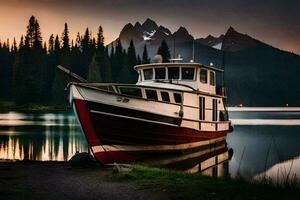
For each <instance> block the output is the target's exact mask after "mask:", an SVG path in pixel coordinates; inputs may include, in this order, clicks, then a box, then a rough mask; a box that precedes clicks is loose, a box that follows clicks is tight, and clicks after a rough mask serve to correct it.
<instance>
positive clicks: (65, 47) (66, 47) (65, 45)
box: [62, 23, 70, 52]
mask: <svg viewBox="0 0 300 200" xmlns="http://www.w3.org/2000/svg"><path fill="white" fill-rule="evenodd" d="M62 51H63V52H69V51H70V38H69V29H68V24H67V23H65V29H64V31H63V34H62Z"/></svg>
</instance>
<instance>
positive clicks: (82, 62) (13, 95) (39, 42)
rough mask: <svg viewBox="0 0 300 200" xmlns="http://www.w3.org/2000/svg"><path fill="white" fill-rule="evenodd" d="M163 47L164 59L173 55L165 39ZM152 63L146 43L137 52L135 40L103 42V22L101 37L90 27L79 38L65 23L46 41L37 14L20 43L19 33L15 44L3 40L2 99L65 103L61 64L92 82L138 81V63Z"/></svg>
mask: <svg viewBox="0 0 300 200" xmlns="http://www.w3.org/2000/svg"><path fill="white" fill-rule="evenodd" d="M158 53H159V54H161V55H162V57H163V60H164V61H165V62H168V61H169V58H170V51H169V47H168V45H167V43H166V42H165V41H162V44H161V46H160V47H159V49H158ZM147 63H150V59H149V57H148V51H147V46H146V45H145V46H144V51H143V54H142V57H140V55H138V54H137V52H136V50H135V46H134V43H133V41H131V42H130V45H129V47H128V49H124V48H123V47H122V44H121V41H120V40H118V41H117V42H116V44H115V45H114V43H112V44H111V46H110V50H109V46H105V44H104V36H103V28H102V26H99V28H98V32H97V36H96V37H93V36H92V34H91V31H90V30H89V29H88V28H86V31H85V33H84V34H83V35H81V34H80V33H77V36H76V39H75V41H74V40H71V39H70V36H69V27H68V24H67V23H65V26H64V30H63V32H62V34H61V36H59V35H54V34H51V35H50V37H49V40H48V42H45V41H43V38H42V34H41V29H40V25H39V22H38V20H37V19H36V18H35V17H34V16H32V17H30V19H29V22H28V25H27V31H26V34H25V35H24V36H23V35H22V36H21V38H20V42H19V44H17V43H16V40H15V39H14V41H13V43H12V44H9V40H7V41H6V42H1V41H0V100H6V101H13V102H14V103H15V104H16V105H27V104H31V103H37V104H39V103H41V104H53V105H57V106H62V105H66V102H67V101H66V92H65V90H64V88H65V87H66V86H67V83H68V81H69V80H68V79H67V77H66V76H65V75H64V74H63V73H61V72H60V71H59V70H57V68H56V67H57V65H62V66H64V67H66V68H68V69H70V70H71V71H73V72H74V73H76V74H78V75H79V76H81V77H83V78H85V79H87V80H88V81H89V82H116V83H135V82H136V80H137V73H136V72H135V71H134V69H133V67H134V66H135V65H138V64H147Z"/></svg>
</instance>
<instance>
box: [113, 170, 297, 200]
mask: <svg viewBox="0 0 300 200" xmlns="http://www.w3.org/2000/svg"><path fill="white" fill-rule="evenodd" d="M113 178H114V179H117V180H118V181H132V182H135V183H136V184H137V185H139V187H141V189H143V188H153V189H156V190H160V191H166V192H167V193H168V195H169V196H170V197H171V199H242V200H246V199H272V200H274V199H299V198H300V190H299V189H297V188H296V187H278V186H276V185H273V184H272V183H269V182H248V181H245V180H243V179H237V180H233V179H230V178H214V177H208V176H202V175H200V174H187V173H182V172H177V171H172V170H167V169H158V168H149V167H144V166H139V165H137V166H134V167H133V169H132V171H130V172H128V173H119V174H115V175H113Z"/></svg>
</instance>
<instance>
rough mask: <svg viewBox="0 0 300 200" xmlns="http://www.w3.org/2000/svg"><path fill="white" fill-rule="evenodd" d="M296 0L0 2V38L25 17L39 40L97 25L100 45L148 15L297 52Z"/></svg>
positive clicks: (20, 30)
mask: <svg viewBox="0 0 300 200" xmlns="http://www.w3.org/2000/svg"><path fill="white" fill-rule="evenodd" d="M299 10H300V1H299V0H264V1H261V0H186V1H184V0H172V1H171V0H169V1H168V0H159V1H155V0H142V1H141V0H126V1H125V0H0V24H1V28H0V39H1V41H4V40H6V38H10V39H12V38H13V37H16V38H17V40H19V38H20V36H21V34H25V31H26V25H27V23H28V19H29V17H30V16H31V15H34V16H36V17H37V19H38V20H39V22H40V25H41V30H42V34H43V38H44V39H45V40H48V38H49V35H50V34H51V33H55V34H59V35H61V33H62V31H63V27H64V23H65V22H67V23H68V24H69V28H70V34H71V37H75V35H76V33H77V32H81V33H83V32H84V30H85V28H86V27H89V28H90V29H91V30H92V31H93V33H94V34H95V33H96V31H97V27H98V26H99V25H100V24H101V25H102V26H103V28H104V34H105V38H106V43H109V42H111V41H112V40H114V39H116V38H117V37H118V35H119V33H120V30H121V29H122V28H123V26H124V25H125V24H126V23H128V22H131V23H135V22H136V21H140V22H143V21H145V19H146V18H148V17H149V18H152V19H153V20H155V21H156V22H157V23H158V24H161V25H163V26H166V27H168V28H170V29H171V31H175V30H177V29H178V28H179V27H180V26H185V27H186V28H187V29H188V30H189V31H190V33H191V34H192V35H194V36H195V37H196V38H199V37H206V36H207V35H208V34H212V35H215V36H218V35H220V34H222V33H224V32H226V30H227V29H228V27H229V26H233V27H234V28H235V29H236V30H238V31H239V32H242V33H246V34H248V35H251V36H253V37H255V38H257V39H259V40H262V41H264V42H266V43H269V44H271V45H273V46H275V47H278V48H281V49H285V50H288V51H292V52H295V53H298V54H300V12H299Z"/></svg>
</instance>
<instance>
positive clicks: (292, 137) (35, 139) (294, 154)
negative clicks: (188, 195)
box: [0, 111, 300, 179]
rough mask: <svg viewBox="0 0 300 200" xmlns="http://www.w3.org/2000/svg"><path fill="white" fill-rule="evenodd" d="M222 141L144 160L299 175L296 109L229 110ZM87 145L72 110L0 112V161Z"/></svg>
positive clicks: (60, 154) (206, 170)
mask: <svg viewBox="0 0 300 200" xmlns="http://www.w3.org/2000/svg"><path fill="white" fill-rule="evenodd" d="M230 117H231V119H232V121H233V122H234V124H235V130H234V132H233V133H230V134H229V135H228V136H227V139H226V142H227V143H226V142H225V141H224V143H221V144H219V145H215V146H210V147H208V148H205V149H201V150H199V151H197V152H191V153H189V154H187V155H180V156H179V155H171V156H168V157H155V158H151V159H149V160H147V161H145V162H146V163H151V164H153V165H160V166H166V167H170V168H175V169H180V170H184V171H188V172H201V173H203V174H207V175H213V176H224V175H228V174H230V176H232V177H235V176H237V175H242V176H243V177H246V178H259V177H261V176H265V175H266V176H268V177H271V178H273V179H282V178H285V177H287V175H288V174H289V177H294V176H297V177H300V112H299V111H280V112H276V111H232V112H230ZM76 151H79V152H87V151H88V145H87V142H86V139H85V137H84V135H83V133H82V132H81V129H80V127H79V125H78V123H77V121H76V118H75V116H74V115H73V114H72V113H67V112H61V113H40V114H33V113H16V112H9V113H0V159H2V160H23V159H30V160H42V161H46V160H55V161H66V160H68V159H70V158H71V157H72V156H73V155H74V154H75V153H76Z"/></svg>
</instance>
